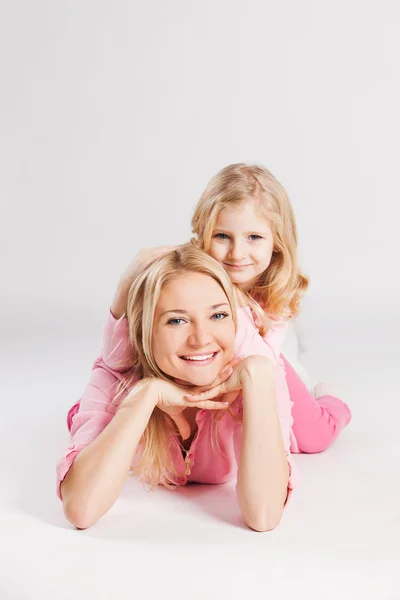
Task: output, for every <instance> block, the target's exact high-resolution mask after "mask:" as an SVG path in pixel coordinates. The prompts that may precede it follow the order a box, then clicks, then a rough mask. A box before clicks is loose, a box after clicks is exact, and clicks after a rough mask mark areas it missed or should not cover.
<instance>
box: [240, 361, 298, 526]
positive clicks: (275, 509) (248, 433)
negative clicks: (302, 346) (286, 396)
mask: <svg viewBox="0 0 400 600" xmlns="http://www.w3.org/2000/svg"><path fill="white" fill-rule="evenodd" d="M241 379H242V382H243V388H242V390H243V391H242V394H243V433H242V444H241V449H240V458H239V468H238V479H237V486H236V490H237V498H238V502H239V506H240V509H241V511H242V514H243V517H244V519H245V521H246V523H247V524H248V525H249V527H251V528H252V529H255V530H256V531H268V530H270V529H274V528H275V527H276V526H277V525H278V523H279V521H280V520H281V517H282V512H283V507H284V504H285V501H286V497H287V492H288V479H289V466H288V460H287V456H286V452H285V448H284V443H283V437H282V430H281V425H280V421H279V417H278V411H277V406H276V400H275V384H274V368H273V365H272V363H271V362H270V361H269V360H268V359H265V358H263V357H260V356H253V357H251V361H249V362H248V363H247V364H246V367H245V369H244V371H243V375H242V377H241Z"/></svg>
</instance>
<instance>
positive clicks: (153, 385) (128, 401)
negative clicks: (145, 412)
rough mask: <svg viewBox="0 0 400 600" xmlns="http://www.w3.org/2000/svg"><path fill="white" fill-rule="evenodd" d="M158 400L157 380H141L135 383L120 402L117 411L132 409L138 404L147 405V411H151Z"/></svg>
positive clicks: (149, 378) (151, 378) (150, 378)
mask: <svg viewBox="0 0 400 600" xmlns="http://www.w3.org/2000/svg"><path fill="white" fill-rule="evenodd" d="M158 400H159V386H158V380H157V379H156V378H154V377H147V378H145V379H141V380H140V381H138V383H136V385H135V386H134V387H133V388H132V390H131V391H130V392H129V393H128V394H127V396H126V397H125V398H124V399H123V400H122V402H121V404H120V405H119V407H118V410H120V409H122V408H128V409H129V408H132V407H134V406H137V404H139V403H144V404H146V405H148V407H149V409H151V410H153V409H154V408H155V407H156V406H157V403H158Z"/></svg>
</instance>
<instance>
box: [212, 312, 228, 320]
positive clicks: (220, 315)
mask: <svg viewBox="0 0 400 600" xmlns="http://www.w3.org/2000/svg"><path fill="white" fill-rule="evenodd" d="M228 316H229V315H228V313H226V312H222V313H215V314H214V315H213V316H212V317H211V318H212V319H214V321H222V319H225V318H226V317H228Z"/></svg>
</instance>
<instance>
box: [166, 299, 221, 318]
mask: <svg viewBox="0 0 400 600" xmlns="http://www.w3.org/2000/svg"><path fill="white" fill-rule="evenodd" d="M221 306H229V303H228V302H221V303H220V304H213V305H212V306H210V307H209V308H210V310H215V309H216V308H220V307H221ZM188 312H189V311H187V310H182V309H181V308H172V309H171V310H166V311H165V312H163V313H161V315H160V317H163V316H164V315H166V314H167V313H176V314H178V315H187V314H188Z"/></svg>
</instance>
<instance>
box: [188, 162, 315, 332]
mask: <svg viewBox="0 0 400 600" xmlns="http://www.w3.org/2000/svg"><path fill="white" fill-rule="evenodd" d="M246 200H252V201H253V202H255V204H256V205H257V206H258V207H259V208H260V209H261V211H262V213H263V214H264V216H265V218H266V219H267V220H268V222H269V224H270V226H271V229H272V232H273V237H274V251H273V254H272V258H271V262H270V264H269V266H268V268H267V269H266V270H265V271H264V273H262V274H261V275H260V277H259V278H258V281H257V282H256V284H255V285H254V286H253V288H252V289H251V290H248V292H247V294H246V295H247V296H248V300H249V302H250V306H251V307H252V308H253V310H255V312H256V314H257V315H258V317H259V318H260V319H261V321H262V325H261V327H260V329H261V333H262V334H265V333H266V330H267V329H268V327H269V317H272V318H279V317H284V318H291V317H294V316H295V315H297V314H298V312H299V308H300V300H301V298H302V296H303V295H304V293H305V291H306V289H307V287H308V278H307V277H306V276H305V275H304V274H302V273H301V272H300V268H299V265H298V263H297V229H296V221H295V217H294V212H293V208H292V205H291V203H290V200H289V198H288V195H287V193H286V191H285V189H284V187H283V186H282V185H281V184H280V183H279V181H278V180H277V179H275V177H274V176H273V175H272V174H271V173H270V172H269V171H268V170H267V169H265V168H264V167H260V166H257V165H246V164H244V163H238V164H233V165H229V166H227V167H225V168H224V169H222V170H221V171H219V172H218V173H217V174H216V175H215V176H214V177H213V178H212V179H211V181H210V182H209V183H208V185H207V187H206V189H205V190H204V192H203V194H202V196H201V198H200V200H199V202H198V204H197V206H196V209H195V211H194V215H193V218H192V231H193V233H194V234H195V235H196V237H195V238H192V243H193V244H194V245H197V246H198V247H200V248H202V249H203V250H205V251H206V252H209V249H210V245H211V240H212V235H213V231H214V229H215V225H216V222H217V219H218V214H219V212H220V211H221V210H222V209H223V208H225V207H226V206H238V205H240V204H241V203H242V202H245V201H246ZM260 305H261V306H262V308H263V309H264V310H262V308H261V307H260ZM264 311H265V312H264Z"/></svg>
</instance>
